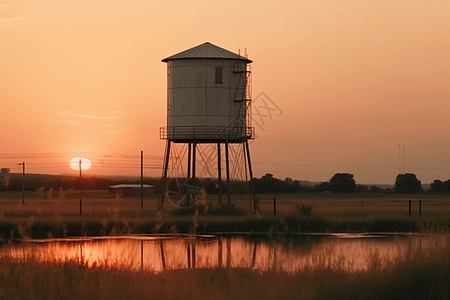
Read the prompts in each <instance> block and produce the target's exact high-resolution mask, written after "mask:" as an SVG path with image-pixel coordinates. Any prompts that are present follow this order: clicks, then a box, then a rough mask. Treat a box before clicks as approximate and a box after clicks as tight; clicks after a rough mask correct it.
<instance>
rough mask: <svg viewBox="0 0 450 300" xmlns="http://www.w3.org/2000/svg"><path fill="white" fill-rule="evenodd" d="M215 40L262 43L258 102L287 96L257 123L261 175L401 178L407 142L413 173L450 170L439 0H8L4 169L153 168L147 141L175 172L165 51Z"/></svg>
mask: <svg viewBox="0 0 450 300" xmlns="http://www.w3.org/2000/svg"><path fill="white" fill-rule="evenodd" d="M207 41H209V42H211V43H213V44H215V45H217V46H220V47H223V48H225V49H228V50H230V51H233V52H238V51H239V49H241V54H242V53H243V51H244V48H247V51H248V57H249V58H250V59H252V60H253V61H254V63H252V69H253V97H254V99H255V98H256V96H258V95H259V94H260V93H261V92H264V93H265V95H266V96H264V97H268V98H270V99H271V100H272V101H273V103H275V104H276V106H277V107H278V108H279V109H278V110H277V111H276V113H275V114H273V115H272V117H271V118H270V117H265V118H264V124H263V125H262V124H261V126H260V127H258V126H256V125H255V124H254V126H255V127H256V132H257V135H258V138H257V139H256V140H255V141H253V142H252V144H251V146H250V151H251V154H252V160H253V164H254V165H253V168H254V173H255V176H256V177H260V176H262V175H264V174H265V173H268V172H270V173H272V174H273V175H274V176H275V177H277V178H282V179H284V178H285V177H287V176H289V177H292V178H293V179H298V180H310V181H327V180H329V179H330V178H331V177H332V175H333V174H334V173H337V172H348V173H352V174H354V176H355V180H356V181H357V183H388V184H393V183H394V182H395V177H396V176H397V174H398V173H399V145H402V147H401V149H402V150H403V145H405V147H404V149H405V155H404V156H405V171H406V172H411V173H415V174H416V175H417V177H418V179H419V180H421V181H422V183H430V182H432V181H433V180H434V179H441V180H447V179H449V178H450V118H449V115H450V101H449V100H450V1H433V0H418V1H415V0H405V1H404V0H376V1H375V0H366V1H358V0H327V1H325V0H296V1H285V0H280V1H252V0H249V1H220V2H219V1H211V0H201V1H200V0H191V1H186V0H183V1H172V0H168V1H149V0H132V1H118V0H108V1H105V0H95V1H87V0H77V1H65V0H63V1H62V0H39V1H31V0H0V167H8V168H11V172H21V166H18V165H17V163H18V162H22V161H27V171H28V172H30V173H48V174H71V173H74V172H75V173H76V171H73V170H71V169H70V167H69V161H70V159H71V158H72V157H74V156H78V155H80V154H81V155H83V154H84V156H86V157H87V158H91V159H92V168H91V169H90V170H89V171H88V172H89V173H90V174H93V175H95V174H131V175H139V174H140V168H139V162H140V159H139V155H140V151H141V150H143V151H144V154H145V155H146V163H147V164H149V165H152V166H155V168H154V169H153V168H151V169H146V173H145V174H146V175H148V176H158V175H160V174H161V170H160V167H159V169H158V167H157V166H160V165H161V161H162V159H161V158H162V155H163V152H164V146H165V143H164V141H162V140H160V139H159V127H161V126H165V125H166V64H165V63H163V62H161V59H163V58H165V57H168V56H170V55H173V54H175V53H178V52H181V51H183V50H186V49H188V48H191V47H194V46H197V45H199V44H202V43H204V42H207ZM258 101H259V102H258ZM260 104H262V100H261V98H260V99H257V100H256V101H254V104H253V105H254V107H255V106H258V105H260ZM254 111H255V110H254ZM260 112H261V113H267V111H263V109H261V110H260ZM255 120H258V119H255ZM261 121H262V120H261V119H259V123H261ZM48 153H50V154H48ZM116 154H121V155H117V156H116ZM402 157H403V152H402V154H401V155H400V158H402ZM131 161H133V164H134V165H135V166H136V167H130V164H131V163H130V162H131ZM100 162H101V163H102V164H100ZM400 165H401V166H402V170H403V158H402V163H401V164H400ZM108 166H109V167H108ZM121 166H122V167H121ZM402 172H403V171H402Z"/></svg>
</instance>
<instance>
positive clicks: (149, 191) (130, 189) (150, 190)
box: [109, 184, 155, 197]
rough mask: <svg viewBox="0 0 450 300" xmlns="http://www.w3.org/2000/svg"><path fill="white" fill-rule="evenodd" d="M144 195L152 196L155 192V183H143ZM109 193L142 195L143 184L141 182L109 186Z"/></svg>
mask: <svg viewBox="0 0 450 300" xmlns="http://www.w3.org/2000/svg"><path fill="white" fill-rule="evenodd" d="M142 187H143V188H144V197H150V196H152V195H153V194H154V193H155V189H154V186H153V185H149V184H143V185H142ZM109 194H110V195H115V196H116V197H140V196H141V185H140V184H116V185H111V186H110V187H109Z"/></svg>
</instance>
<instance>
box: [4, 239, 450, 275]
mask: <svg viewBox="0 0 450 300" xmlns="http://www.w3.org/2000/svg"><path fill="white" fill-rule="evenodd" d="M437 238H438V239H439V236H438V237H436V236H428V235H399V234H390V235H386V234H374V235H356V234H332V235H284V236H280V237H277V238H271V239H269V238H267V236H262V235H261V236H258V235H252V236H220V235H219V236H180V235H178V236H161V235H159V236H154V235H150V236H149V235H132V236H116V237H94V238H72V239H46V240H28V241H21V242H19V243H14V244H12V245H8V246H4V247H2V248H0V257H6V258H9V259H14V260H18V261H29V260H36V261H39V262H48V263H56V264H63V263H76V264H80V265H85V266H88V267H94V266H102V267H107V268H118V269H129V270H135V271H138V270H144V271H150V272H161V271H164V270H177V269H187V268H215V267H229V268H251V269H255V270H260V271H268V270H276V271H282V272H296V271H300V270H303V269H305V268H311V269H320V268H332V269H340V270H342V271H347V272H355V271H363V270H367V269H369V268H371V267H373V264H374V263H380V264H382V265H384V266H385V265H389V264H391V263H393V262H394V261H396V260H397V259H398V258H401V257H404V256H405V255H407V254H408V253H411V251H412V250H417V249H419V250H420V251H422V252H423V251H429V249H431V248H430V247H431V246H432V244H433V243H435V242H436V239H437ZM442 238H444V237H442Z"/></svg>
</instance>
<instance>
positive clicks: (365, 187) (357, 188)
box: [355, 184, 369, 193]
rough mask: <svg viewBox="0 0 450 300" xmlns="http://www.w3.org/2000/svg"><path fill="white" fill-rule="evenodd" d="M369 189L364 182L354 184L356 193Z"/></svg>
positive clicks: (365, 191)
mask: <svg viewBox="0 0 450 300" xmlns="http://www.w3.org/2000/svg"><path fill="white" fill-rule="evenodd" d="M368 191H369V187H368V186H367V185H364V184H357V185H356V186H355V192H357V193H367V192H368Z"/></svg>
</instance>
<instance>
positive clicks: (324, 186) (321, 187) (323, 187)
mask: <svg viewBox="0 0 450 300" xmlns="http://www.w3.org/2000/svg"><path fill="white" fill-rule="evenodd" d="M329 190H330V183H329V182H321V183H320V184H316V185H315V186H314V192H319V193H323V192H326V191H329Z"/></svg>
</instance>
